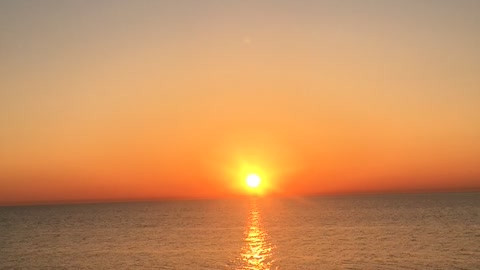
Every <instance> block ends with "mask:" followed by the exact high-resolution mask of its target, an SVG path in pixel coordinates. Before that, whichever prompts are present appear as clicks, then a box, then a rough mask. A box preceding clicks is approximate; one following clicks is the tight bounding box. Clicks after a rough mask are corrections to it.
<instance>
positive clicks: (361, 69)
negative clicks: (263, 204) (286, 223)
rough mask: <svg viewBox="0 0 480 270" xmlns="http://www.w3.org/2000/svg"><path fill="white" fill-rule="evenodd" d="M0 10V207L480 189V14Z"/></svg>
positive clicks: (440, 6)
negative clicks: (258, 187) (256, 190)
mask: <svg viewBox="0 0 480 270" xmlns="http://www.w3.org/2000/svg"><path fill="white" fill-rule="evenodd" d="M340 2H341V1H323V2H322V1H225V2H224V1H193V0H192V1H188V0H186V1H160V2H157V1H135V2H131V1H125V2H123V1H111V2H109V1H104V2H103V1H102V2H101V3H97V2H95V1H85V2H81V3H80V2H79V3H65V2H61V1H47V2H43V3H40V2H37V1H21V2H16V1H7V2H2V3H0V25H2V26H3V27H2V28H1V29H0V58H1V59H2V64H1V66H0V204H8V203H22V202H49V201H70V200H73V201H76V200H82V201H83V200H110V199H113V200H117V199H150V198H192V197H194V198H203V197H228V196H236V195H242V194H243V195H244V194H248V191H247V190H246V188H245V186H244V183H243V178H244V177H245V174H248V173H249V172H250V171H252V172H253V171H254V172H257V173H259V174H260V175H261V176H262V178H263V180H264V189H265V193H270V194H280V195H288V196H297V195H303V194H315V193H351V192H354V193H355V192H385V191H388V192H395V191H402V192H403V191H429V190H465V189H470V190H471V189H477V190H478V189H480V166H479V164H480V143H479V139H480V124H479V123H480V121H479V120H480V91H479V90H478V89H480V76H478V75H479V74H480V66H479V64H478V63H480V51H479V50H478V48H480V39H479V38H478V37H480V33H479V31H480V30H479V29H480V6H479V4H478V3H475V2H473V1H470V2H469V1H450V2H448V1H435V2H431V3H430V2H428V3H427V2H421V3H419V2H418V1H400V2H401V3H395V2H394V1H382V2H381V3H375V4H373V2H372V3H370V2H368V3H369V4H367V3H364V2H363V1H358V2H357V1H352V2H341V3H340Z"/></svg>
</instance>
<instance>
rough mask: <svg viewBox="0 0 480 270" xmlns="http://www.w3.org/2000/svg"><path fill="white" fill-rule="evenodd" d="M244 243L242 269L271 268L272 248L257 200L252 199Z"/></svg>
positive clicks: (262, 269) (257, 269)
mask: <svg viewBox="0 0 480 270" xmlns="http://www.w3.org/2000/svg"><path fill="white" fill-rule="evenodd" d="M245 235H246V236H245V245H244V246H243V248H242V252H241V257H242V261H243V265H242V267H241V268H240V269H244V270H247V269H248V270H266V269H276V268H273V263H274V261H275V260H274V259H273V249H274V246H273V245H272V244H271V243H270V241H269V238H268V234H267V232H266V231H265V230H264V228H263V225H262V222H261V215H260V210H259V209H258V206H257V202H256V201H252V204H251V210H250V215H249V218H248V223H247V229H246V232H245Z"/></svg>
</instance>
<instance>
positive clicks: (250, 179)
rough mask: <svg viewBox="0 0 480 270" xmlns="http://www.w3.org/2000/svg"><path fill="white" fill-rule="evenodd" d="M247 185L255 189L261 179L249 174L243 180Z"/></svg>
mask: <svg viewBox="0 0 480 270" xmlns="http://www.w3.org/2000/svg"><path fill="white" fill-rule="evenodd" d="M245 181H246V182H247V185H248V186H249V187H251V188H256V187H258V186H259V185H260V182H261V179H260V176H258V175H256V174H249V175H248V176H247V178H245Z"/></svg>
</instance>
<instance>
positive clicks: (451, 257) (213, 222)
mask: <svg viewBox="0 0 480 270" xmlns="http://www.w3.org/2000/svg"><path fill="white" fill-rule="evenodd" d="M0 269H480V194H479V193H463V194H461V193H458V194H435V195H433V194H431V195H388V196H387V195H385V196H351V197H317V198H313V197H310V198H302V199H256V200H253V199H252V200H210V201H170V202H152V203H115V204H84V205H57V206H21V207H20V206H18V207H2V208H0Z"/></svg>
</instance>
